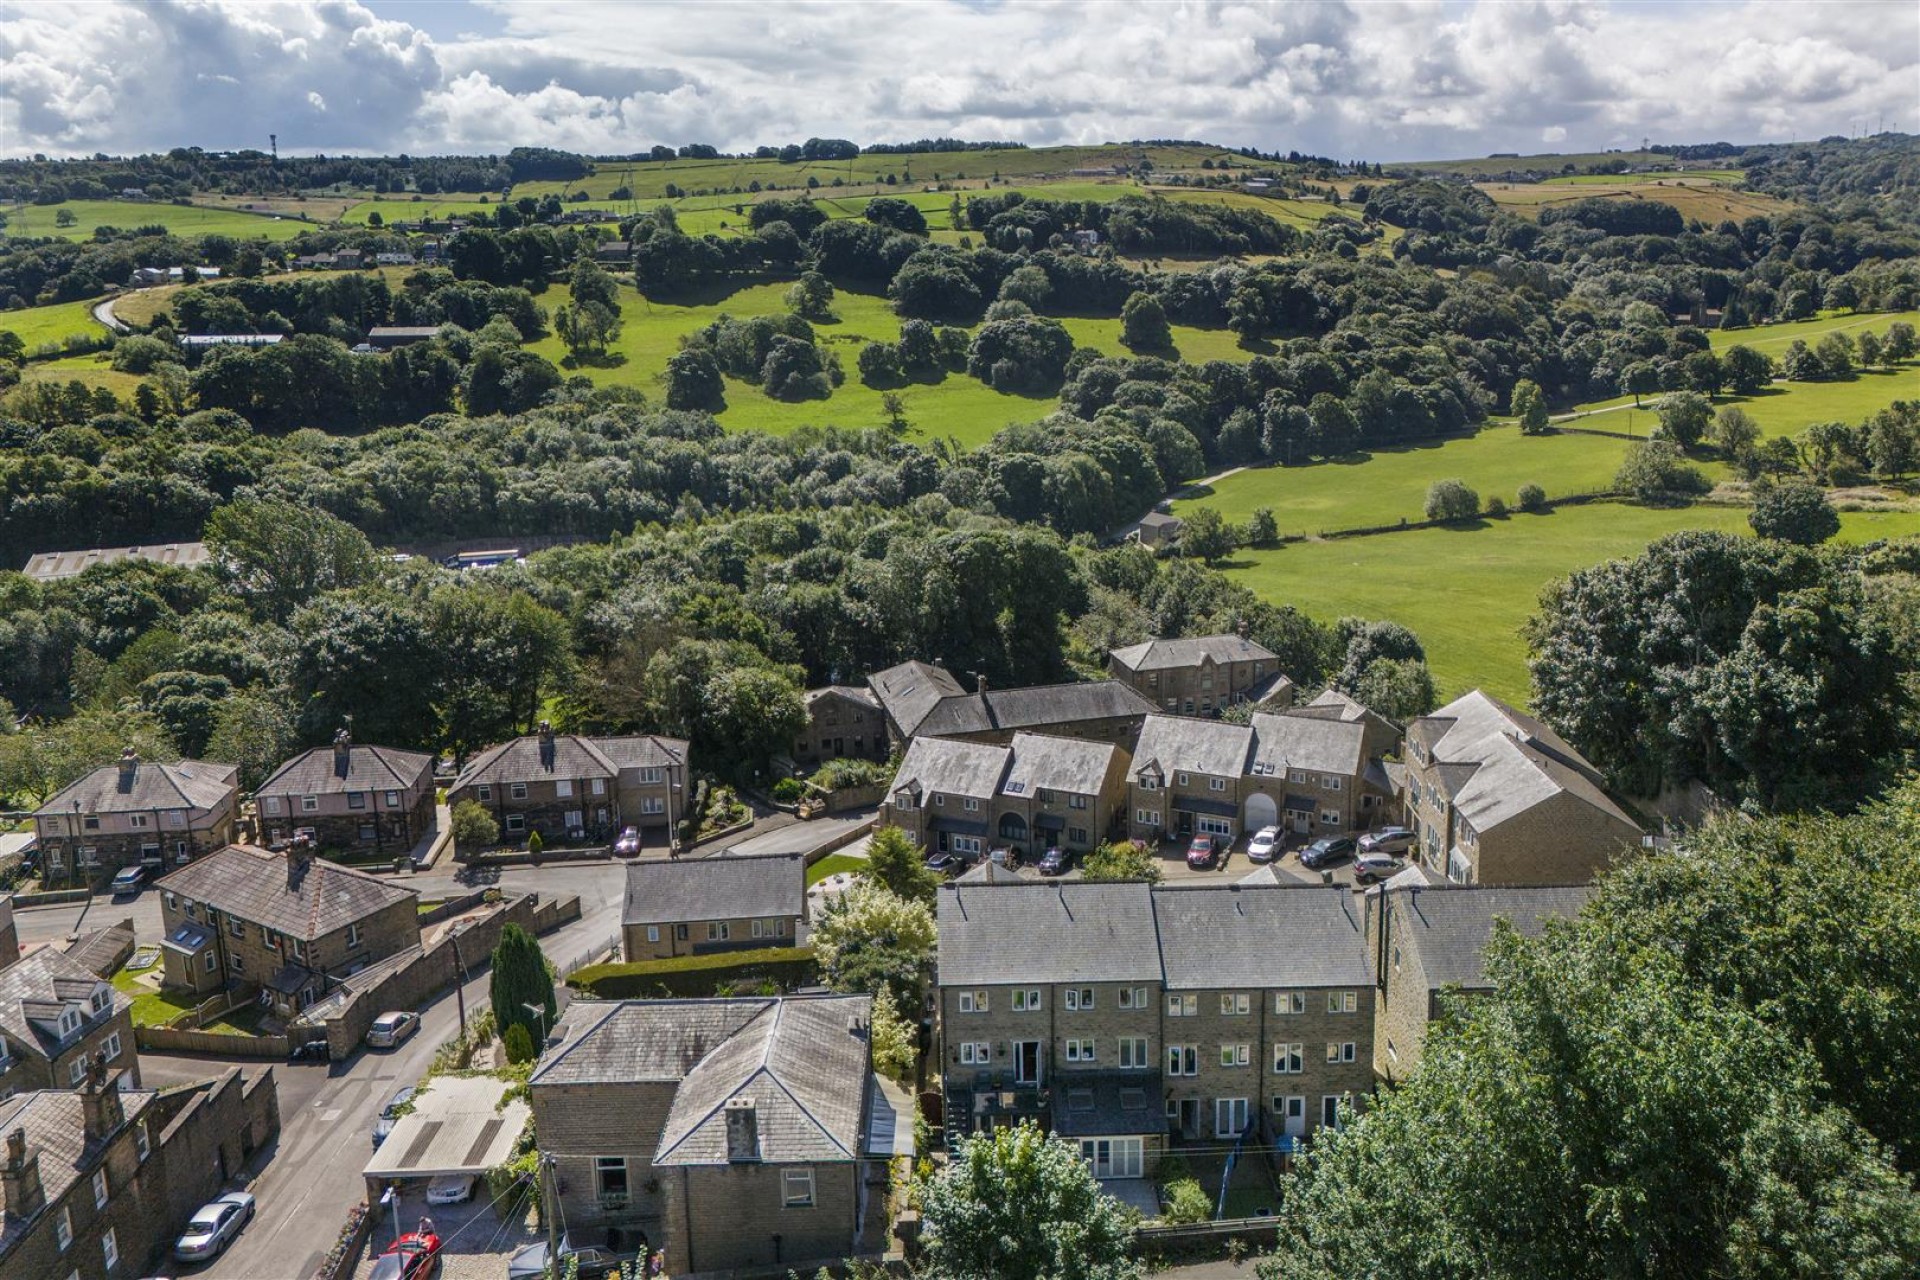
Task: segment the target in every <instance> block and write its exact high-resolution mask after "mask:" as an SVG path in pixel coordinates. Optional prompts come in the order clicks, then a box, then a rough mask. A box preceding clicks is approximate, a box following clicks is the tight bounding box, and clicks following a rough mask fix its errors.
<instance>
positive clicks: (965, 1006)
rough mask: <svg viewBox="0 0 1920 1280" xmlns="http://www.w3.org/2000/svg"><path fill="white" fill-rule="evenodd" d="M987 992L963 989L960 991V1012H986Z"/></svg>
mask: <svg viewBox="0 0 1920 1280" xmlns="http://www.w3.org/2000/svg"><path fill="white" fill-rule="evenodd" d="M987 1007H988V1005H987V993H986V992H984V991H962V992H961V993H960V1012H962V1013H985V1012H986V1011H987Z"/></svg>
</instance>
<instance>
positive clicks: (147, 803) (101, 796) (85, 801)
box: [33, 748, 240, 882]
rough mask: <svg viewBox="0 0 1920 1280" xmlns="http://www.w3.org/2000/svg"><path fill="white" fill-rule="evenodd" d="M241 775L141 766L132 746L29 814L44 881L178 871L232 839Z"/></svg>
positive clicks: (218, 768)
mask: <svg viewBox="0 0 1920 1280" xmlns="http://www.w3.org/2000/svg"><path fill="white" fill-rule="evenodd" d="M239 778H240V770H239V769H238V768H236V767H235V766H233V765H230V764H208V763H206V762H204V761H199V760H181V761H178V762H177V763H174V764H161V763H158V762H154V763H148V762H145V761H142V760H141V759H140V757H139V756H138V755H136V754H134V752H133V750H132V749H131V748H129V749H128V750H126V751H125V752H123V753H122V754H121V757H120V760H119V763H117V764H110V765H103V766H102V767H100V768H98V769H95V770H94V771H93V772H92V773H89V774H88V775H87V776H86V777H84V778H81V779H79V780H78V781H76V782H72V783H69V784H68V785H67V786H65V787H63V788H61V789H60V791H58V792H57V793H55V794H54V796H53V797H52V798H51V799H49V800H48V801H47V802H46V803H45V804H43V805H41V806H40V807H39V808H38V809H36V810H35V811H34V815H33V822H34V828H35V830H36V832H37V833H38V835H39V840H40V848H41V850H42V851H43V854H44V856H45V865H46V871H47V878H48V879H49V881H68V880H73V881H96V882H97V881H104V880H107V879H110V878H112V876H113V874H114V873H115V872H117V871H119V870H120V869H121V868H122V867H135V866H147V867H152V868H158V867H160V866H162V865H169V866H178V865H180V864H182V863H185V862H187V861H188V860H189V859H191V858H196V857H199V856H200V855H201V854H204V853H209V852H211V851H212V850H214V849H218V848H219V847H220V846H221V845H223V844H226V843H227V842H228V841H230V840H232V839H233V825H234V818H235V816H236V815H237V814H238V812H239V796H240V791H239Z"/></svg>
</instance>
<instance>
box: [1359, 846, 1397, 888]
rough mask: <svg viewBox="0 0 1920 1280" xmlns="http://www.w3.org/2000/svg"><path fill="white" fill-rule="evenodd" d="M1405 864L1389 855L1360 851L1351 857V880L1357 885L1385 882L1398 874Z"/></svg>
mask: <svg viewBox="0 0 1920 1280" xmlns="http://www.w3.org/2000/svg"><path fill="white" fill-rule="evenodd" d="M1404 866H1406V863H1404V862H1402V861H1400V859H1398V858H1396V857H1394V856H1393V855H1392V854H1390V853H1378V852H1372V851H1369V850H1366V849H1362V850H1361V851H1360V852H1359V853H1356V854H1354V855H1353V878H1354V880H1355V882H1356V883H1359V884H1372V883H1373V882H1374V881H1375V880H1385V879H1387V878H1388V877H1390V876H1396V875H1398V874H1400V869H1401V868H1402V867H1404Z"/></svg>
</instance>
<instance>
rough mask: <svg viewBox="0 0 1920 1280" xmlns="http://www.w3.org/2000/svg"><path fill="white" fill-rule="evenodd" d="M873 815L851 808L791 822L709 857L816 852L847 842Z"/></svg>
mask: <svg viewBox="0 0 1920 1280" xmlns="http://www.w3.org/2000/svg"><path fill="white" fill-rule="evenodd" d="M873 816H874V810H872V809H850V810H848V811H847V812H846V813H836V814H834V815H832V816H831V817H825V818H814V819H812V820H810V821H807V822H791V823H788V824H787V825H786V826H783V827H775V828H774V829H773V830H772V831H764V832H761V833H760V834H759V835H756V836H749V837H747V838H746V839H745V840H742V841H741V842H740V843H739V844H730V845H728V846H726V847H725V848H723V849H721V850H720V851H719V854H718V855H712V854H710V855H708V856H710V857H712V856H722V857H735V858H740V857H749V856H751V855H754V854H762V853H812V852H813V851H814V850H816V849H820V848H824V847H826V846H827V845H830V844H834V843H835V842H837V841H841V840H845V839H846V838H847V837H848V835H849V834H850V833H852V832H854V831H856V830H858V829H859V828H860V827H862V826H864V825H865V824H867V823H869V822H872V821H873Z"/></svg>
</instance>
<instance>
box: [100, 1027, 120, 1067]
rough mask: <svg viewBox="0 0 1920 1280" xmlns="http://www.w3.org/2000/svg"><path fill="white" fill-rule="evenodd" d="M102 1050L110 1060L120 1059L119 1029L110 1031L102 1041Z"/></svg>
mask: <svg viewBox="0 0 1920 1280" xmlns="http://www.w3.org/2000/svg"><path fill="white" fill-rule="evenodd" d="M100 1051H101V1052H102V1053H104V1054H106V1055H107V1061H108V1062H117V1061H119V1060H120V1033H119V1032H118V1031H114V1032H109V1033H108V1035H107V1038H106V1039H105V1040H102V1041H101V1042H100Z"/></svg>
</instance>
